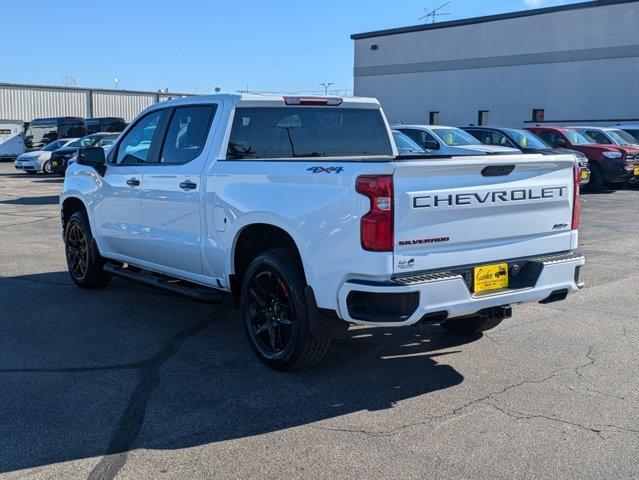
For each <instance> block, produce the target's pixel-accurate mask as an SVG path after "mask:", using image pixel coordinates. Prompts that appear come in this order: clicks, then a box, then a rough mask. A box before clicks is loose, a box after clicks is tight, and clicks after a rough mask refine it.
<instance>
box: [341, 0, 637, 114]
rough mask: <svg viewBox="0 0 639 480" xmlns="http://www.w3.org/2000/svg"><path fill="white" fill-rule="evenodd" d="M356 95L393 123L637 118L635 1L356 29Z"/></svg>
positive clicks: (605, 1) (612, 0) (607, 0)
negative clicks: (377, 105)
mask: <svg viewBox="0 0 639 480" xmlns="http://www.w3.org/2000/svg"><path fill="white" fill-rule="evenodd" d="M351 38H352V39H353V40H354V42H355V68H354V76H355V95H358V96H366V97H377V98H378V99H379V100H380V102H381V103H382V106H383V107H384V110H385V112H386V114H387V116H388V119H389V121H390V122H392V123H420V124H423V123H433V124H448V125H468V124H471V123H472V124H478V123H480V124H492V125H510V126H521V125H522V124H524V123H542V122H545V123H556V124H561V123H564V124H567V123H573V124H577V123H589V124H615V123H623V122H634V123H639V1H637V0H599V1H591V2H586V3H576V4H569V5H561V6H557V7H549V8H540V9H534V10H526V11H522V12H515V13H506V14H502V15H493V16H487V17H478V18H471V19H466V20H456V21H450V22H441V23H434V24H427V25H417V26H412V27H405V28H396V29H392V30H383V31H376V32H369V33H360V34H356V35H352V36H351Z"/></svg>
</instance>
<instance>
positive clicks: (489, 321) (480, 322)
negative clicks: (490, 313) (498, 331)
mask: <svg viewBox="0 0 639 480" xmlns="http://www.w3.org/2000/svg"><path fill="white" fill-rule="evenodd" d="M503 320H504V319H503V318H487V317H482V316H477V317H460V318H451V319H448V320H446V321H445V322H443V323H442V324H441V325H442V327H444V328H445V329H446V330H448V331H449V332H453V333H456V334H458V335H473V334H476V333H480V332H485V331H486V330H490V329H492V328H495V327H496V326H497V325H499V324H500V323H501V322H502V321H503Z"/></svg>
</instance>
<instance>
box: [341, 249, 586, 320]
mask: <svg viewBox="0 0 639 480" xmlns="http://www.w3.org/2000/svg"><path fill="white" fill-rule="evenodd" d="M517 262H518V263H521V262H530V265H531V266H534V267H535V268H534V269H533V270H534V275H535V278H533V279H532V280H531V284H530V286H524V287H522V288H509V289H504V290H501V291H498V292H496V293H488V294H481V295H475V294H473V293H472V292H471V289H470V288H469V286H468V283H467V280H465V279H464V277H463V276H462V274H460V273H456V271H450V270H447V271H438V272H428V273H423V274H419V275H413V276H411V277H403V278H397V279H392V280H389V281H385V282H370V281H355V280H353V281H349V282H346V283H344V285H342V287H341V289H340V291H339V294H338V304H339V313H340V317H341V318H342V319H344V320H346V321H347V322H350V323H354V324H361V325H383V326H387V327H399V326H405V325H414V324H416V323H419V322H421V321H426V320H428V319H429V318H437V319H439V320H442V319H445V318H455V317H462V316H466V315H473V314H475V313H477V312H479V311H480V310H484V309H488V308H492V307H499V306H505V305H513V304H517V303H528V302H544V303H549V302H551V301H557V300H562V299H563V298H565V296H566V295H567V294H569V293H574V292H576V291H577V290H579V289H580V288H581V287H582V286H583V284H582V283H581V282H580V281H579V269H580V267H581V266H583V265H584V264H585V258H584V257H583V255H581V254H580V253H578V252H569V253H563V254H557V255H550V256H543V257H534V258H527V259H518V260H517ZM522 271H523V270H522Z"/></svg>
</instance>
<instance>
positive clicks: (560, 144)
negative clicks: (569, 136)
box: [555, 138, 568, 148]
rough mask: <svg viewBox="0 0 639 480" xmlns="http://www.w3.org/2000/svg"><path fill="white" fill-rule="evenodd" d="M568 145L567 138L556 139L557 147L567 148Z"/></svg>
mask: <svg viewBox="0 0 639 480" xmlns="http://www.w3.org/2000/svg"><path fill="white" fill-rule="evenodd" d="M567 146H568V143H566V140H564V139H563V138H558V139H556V140H555V147H558V148H566V147H567Z"/></svg>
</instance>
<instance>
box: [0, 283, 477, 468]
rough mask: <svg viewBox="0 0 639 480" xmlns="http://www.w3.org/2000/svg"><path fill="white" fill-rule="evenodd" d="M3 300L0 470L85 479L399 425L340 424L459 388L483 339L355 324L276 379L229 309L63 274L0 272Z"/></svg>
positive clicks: (0, 321) (424, 329)
mask: <svg viewBox="0 0 639 480" xmlns="http://www.w3.org/2000/svg"><path fill="white" fill-rule="evenodd" d="M33 299H41V300H39V301H34V300H33ZM0 305H2V311H3V312H4V314H3V315H0V329H1V330H0V331H1V332H2V335H0V352H1V353H0V404H2V405H3V408H2V409H0V433H1V435H0V472H8V471H16V470H20V469H25V468H32V467H39V466H45V465H50V464H53V463H58V462H65V461H71V460H76V459H85V458H91V457H93V458H92V460H93V461H94V462H95V466H94V467H93V471H92V474H91V475H90V476H89V478H113V477H114V476H115V475H116V474H117V472H118V471H119V470H120V468H121V467H122V466H123V465H124V464H125V463H126V456H127V452H129V451H130V450H133V449H138V448H144V449H179V448H186V447H193V446H197V445H204V444H211V443H215V442H220V441H224V440H230V439H240V438H244V437H250V436H254V435H260V434H266V433H270V432H278V431H282V430H285V429H288V428H292V427H300V426H309V425H310V427H311V428H316V429H329V430H331V429H345V428H349V427H350V428H355V429H364V430H367V429H371V430H375V429H379V430H381V431H384V430H392V429H394V428H398V424H397V422H400V419H397V418H395V419H393V420H391V419H392V418H394V417H388V416H387V417H385V418H387V420H388V421H389V422H391V423H389V424H386V423H384V422H380V419H379V418H377V419H376V420H372V419H371V418H374V417H376V415H375V414H374V413H368V414H364V415H360V416H357V417H351V416H349V417H344V416H346V415H348V414H353V413H356V412H376V411H381V410H385V409H391V408H396V407H397V404H398V402H401V401H402V400H407V399H411V398H414V397H418V396H423V395H427V394H429V393H432V392H435V391H438V390H442V389H447V388H450V387H453V386H455V385H458V384H460V383H461V382H462V381H463V376H462V375H461V374H460V373H459V372H457V371H456V370H455V369H454V368H452V367H451V366H449V365H447V364H446V363H445V362H446V356H447V355H454V354H455V353H456V351H455V350H454V348H455V347H458V346H460V345H462V344H464V343H467V342H470V341H474V340H477V339H478V338H479V337H480V336H479V335H478V336H476V337H474V338H466V339H462V338H460V337H457V336H454V335H451V334H449V333H446V332H445V331H444V330H443V329H441V328H440V327H438V326H424V327H410V328H403V329H383V328H354V329H351V330H350V331H349V333H348V335H347V337H345V338H342V339H339V340H335V341H334V342H333V345H332V347H331V350H330V351H329V353H328V355H327V357H326V359H325V361H324V362H323V363H322V364H321V365H320V366H318V367H315V368H312V369H309V370H306V371H301V372H289V373H282V372H276V371H273V370H271V369H269V368H268V367H266V366H264V365H262V364H261V363H260V362H259V361H258V360H257V359H256V358H255V357H254V356H253V354H252V352H251V351H250V348H249V346H248V343H247V341H246V339H245V337H244V332H243V330H242V324H241V320H240V317H239V315H238V313H237V312H236V311H235V310H233V309H232V308H231V307H230V306H229V305H221V306H211V305H204V304H199V303H194V302H192V301H190V300H187V299H182V298H179V297H174V296H171V295H167V294H164V293H161V292H158V291H155V290H152V289H147V288H146V287H141V286H138V285H133V284H129V283H126V282H123V281H119V280H114V281H113V282H112V284H111V286H109V287H108V288H106V289H103V290H81V289H79V288H76V287H75V286H73V285H72V284H71V282H70V280H69V278H68V275H67V273H66V272H55V273H45V274H37V275H26V276H19V277H1V278H0ZM440 361H442V362H443V363H439V362H440ZM424 401H426V402H427V401H429V400H428V397H425V398H424ZM371 415H372V417H371ZM367 418H368V419H371V420H369V421H370V425H369V424H368V423H367V420H366V419H367ZM399 418H401V415H400V416H399ZM318 422H322V423H321V424H319V423H318Z"/></svg>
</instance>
